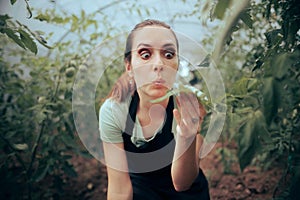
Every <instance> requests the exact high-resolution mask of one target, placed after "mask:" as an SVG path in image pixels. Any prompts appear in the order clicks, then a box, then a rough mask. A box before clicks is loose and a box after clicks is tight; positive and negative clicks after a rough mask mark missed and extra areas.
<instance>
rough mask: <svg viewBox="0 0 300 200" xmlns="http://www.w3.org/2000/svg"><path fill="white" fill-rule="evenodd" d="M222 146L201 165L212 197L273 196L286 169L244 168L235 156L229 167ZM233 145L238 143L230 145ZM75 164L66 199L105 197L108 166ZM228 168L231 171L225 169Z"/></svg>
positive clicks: (242, 199) (231, 199)
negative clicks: (225, 162) (223, 160)
mask: <svg viewBox="0 0 300 200" xmlns="http://www.w3.org/2000/svg"><path fill="white" fill-rule="evenodd" d="M221 148H222V145H221V144H217V145H215V147H214V149H213V151H211V152H210V154H209V155H208V156H206V157H205V158H204V159H203V160H202V161H201V168H202V169H203V171H204V173H205V174H206V176H207V179H208V181H209V185H210V195H211V199H212V200H215V199H217V200H219V199H220V200H221V199H224V200H225V199H226V200H250V199H255V200H259V199H263V200H266V199H271V198H272V195H273V191H274V189H275V187H276V184H277V183H278V181H279V179H280V177H281V174H282V170H281V169H280V168H272V169H269V170H266V171H262V170H260V169H259V168H258V167H254V166H249V167H247V168H246V169H245V170H243V172H241V171H240V170H239V165H238V163H237V162H235V161H234V159H232V160H233V161H231V164H230V169H229V170H228V169H225V168H224V164H223V162H222V156H221V154H220V149H221ZM227 148H228V146H227ZM229 148H231V149H235V148H236V147H234V146H229ZM73 164H74V166H75V169H76V171H77V173H78V177H77V178H73V179H71V181H70V182H71V183H70V185H68V186H67V188H66V191H65V194H66V196H65V198H64V199H89V200H94V199H97V200H105V199H106V192H107V175H106V168H105V166H104V165H103V164H102V163H100V162H99V161H97V160H95V159H87V158H82V157H74V158H73ZM225 171H227V173H224V172H225ZM228 172H229V173H228Z"/></svg>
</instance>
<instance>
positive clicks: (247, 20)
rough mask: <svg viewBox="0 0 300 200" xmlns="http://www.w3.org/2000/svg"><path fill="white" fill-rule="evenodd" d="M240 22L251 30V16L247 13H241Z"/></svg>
mask: <svg viewBox="0 0 300 200" xmlns="http://www.w3.org/2000/svg"><path fill="white" fill-rule="evenodd" d="M240 17H241V20H242V21H243V22H244V23H245V24H246V25H247V26H248V27H249V28H251V29H252V28H253V20H252V18H251V15H250V14H249V11H248V12H243V13H241V16H240Z"/></svg>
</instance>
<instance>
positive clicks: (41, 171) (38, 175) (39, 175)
mask: <svg viewBox="0 0 300 200" xmlns="http://www.w3.org/2000/svg"><path fill="white" fill-rule="evenodd" d="M48 169H49V165H47V166H44V165H43V166H40V167H39V168H38V169H37V171H36V172H35V174H34V175H33V176H32V179H33V181H35V182H39V181H41V180H42V179H43V178H44V177H45V176H46V174H47V172H48Z"/></svg>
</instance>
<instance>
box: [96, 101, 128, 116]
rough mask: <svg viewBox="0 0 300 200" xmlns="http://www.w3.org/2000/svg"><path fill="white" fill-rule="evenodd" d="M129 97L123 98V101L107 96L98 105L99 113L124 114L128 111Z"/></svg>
mask: <svg viewBox="0 0 300 200" xmlns="http://www.w3.org/2000/svg"><path fill="white" fill-rule="evenodd" d="M130 99H131V97H130V98H127V99H125V101H123V102H119V101H117V100H115V99H113V98H107V99H106V100H105V101H104V102H103V104H102V105H101V107H100V112H99V113H100V115H101V114H104V113H105V114H114V113H115V114H117V113H119V114H121V113H123V114H125V113H127V112H128V107H129V103H130Z"/></svg>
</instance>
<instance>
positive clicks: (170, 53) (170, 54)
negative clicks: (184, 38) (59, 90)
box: [165, 51, 175, 59]
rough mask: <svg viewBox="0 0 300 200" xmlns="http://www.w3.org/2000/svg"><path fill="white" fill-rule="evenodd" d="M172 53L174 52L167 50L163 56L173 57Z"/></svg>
mask: <svg viewBox="0 0 300 200" xmlns="http://www.w3.org/2000/svg"><path fill="white" fill-rule="evenodd" d="M174 54H175V53H173V52H170V51H167V52H165V57H166V58H167V59H172V58H173V57H174Z"/></svg>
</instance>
